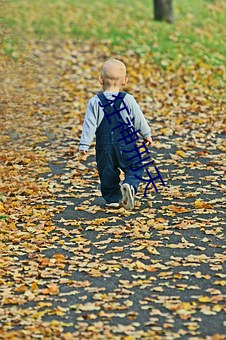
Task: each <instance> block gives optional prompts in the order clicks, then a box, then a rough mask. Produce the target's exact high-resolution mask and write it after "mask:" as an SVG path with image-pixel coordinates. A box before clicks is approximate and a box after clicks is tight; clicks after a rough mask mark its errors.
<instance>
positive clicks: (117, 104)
mask: <svg viewBox="0 0 226 340" xmlns="http://www.w3.org/2000/svg"><path fill="white" fill-rule="evenodd" d="M126 94H127V93H126V92H119V93H118V98H117V99H116V100H115V101H114V105H110V104H109V101H108V100H107V98H106V97H105V95H104V94H103V93H98V95H97V96H98V98H99V99H100V102H101V104H102V106H103V109H104V110H105V111H106V112H107V114H108V115H109V114H111V113H112V112H113V111H114V106H115V107H116V109H117V110H119V108H120V106H121V103H122V101H123V99H124V97H125V95H126Z"/></svg>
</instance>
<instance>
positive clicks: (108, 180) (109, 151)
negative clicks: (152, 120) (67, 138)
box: [96, 92, 144, 203]
mask: <svg viewBox="0 0 226 340" xmlns="http://www.w3.org/2000/svg"><path fill="white" fill-rule="evenodd" d="M125 95H126V92H120V98H117V100H116V101H114V105H115V107H116V108H117V110H118V109H119V108H120V105H121V103H122V100H123V98H124V96H125ZM98 98H99V99H100V101H101V103H102V105H103V106H105V107H104V109H105V111H106V112H107V115H108V116H109V113H112V112H114V111H115V110H114V109H113V107H111V106H110V105H109V101H108V100H107V99H106V97H105V96H104V94H103V93H101V94H98ZM106 105H108V106H106ZM118 114H119V116H120V118H119V117H118V115H117V114H113V115H111V116H110V117H109V119H110V122H111V124H110V123H109V121H108V118H107V117H106V115H104V118H103V120H102V121H101V123H100V125H99V126H98V128H97V130H96V161H97V169H98V173H99V177H100V182H101V186H100V189H101V193H102V196H103V198H104V199H105V201H106V203H113V202H119V201H120V200H121V198H122V195H121V191H120V185H119V183H120V178H119V174H120V170H119V169H121V170H122V171H123V172H124V174H125V180H124V181H123V183H128V184H130V185H132V186H133V187H134V189H135V192H137V190H138V185H139V182H140V180H139V179H138V178H136V177H135V175H137V176H139V177H142V175H143V172H144V170H143V168H142V167H141V163H140V164H139V166H138V165H136V164H135V163H136V161H138V160H139V159H138V157H136V156H137V152H136V151H135V150H134V151H131V152H128V151H129V150H133V149H134V144H135V142H132V143H130V144H129V145H126V141H125V140H121V141H118V140H119V139H122V134H121V133H120V131H122V130H123V127H122V126H119V122H124V120H123V118H122V116H121V114H120V112H119V113H118ZM117 126H119V127H118V128H116V129H114V130H113V128H115V127H117ZM124 129H125V125H124ZM123 151H127V153H126V152H123ZM133 156H134V158H133V159H131V160H128V161H127V159H128V158H131V157H133ZM130 167H131V168H132V169H131V168H130ZM134 169H135V171H132V170H134ZM136 169H137V170H136Z"/></svg>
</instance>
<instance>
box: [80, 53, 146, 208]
mask: <svg viewBox="0 0 226 340" xmlns="http://www.w3.org/2000/svg"><path fill="white" fill-rule="evenodd" d="M127 81H128V79H127V77H126V66H125V65H124V64H123V63H122V62H121V61H119V60H116V59H110V60H107V61H106V62H105V63H104V64H103V66H102V69H101V74H100V77H99V82H100V84H101V85H102V87H103V90H104V92H103V93H101V94H98V95H95V96H94V97H92V98H91V99H90V100H89V103H88V107H87V110H86V115H85V120H84V125H83V130H82V136H81V140H80V147H79V150H80V152H81V154H86V153H87V151H88V149H89V146H90V144H91V143H92V141H93V138H94V135H95V134H96V161H97V169H98V173H99V177H100V183H101V193H102V196H103V198H104V199H105V201H106V206H107V207H111V208H118V207H120V206H121V204H122V205H123V206H124V207H125V208H126V209H129V210H131V209H133V207H134V196H135V194H136V192H137V190H138V185H139V182H140V180H139V179H138V178H137V177H136V176H135V175H137V176H138V177H140V178H141V177H142V174H143V172H144V170H143V167H142V163H141V162H142V158H141V156H138V151H137V150H138V148H137V146H136V143H135V140H137V138H136V137H133V138H134V140H130V141H129V139H131V136H132V135H136V134H135V131H136V132H139V134H140V135H141V136H142V137H143V139H144V143H145V144H146V145H147V146H149V145H151V143H152V139H151V131H150V128H149V126H148V124H147V122H146V120H145V118H144V115H143V113H142V111H141V110H140V108H139V106H138V104H137V102H136V100H135V99H134V97H133V96H132V95H130V94H128V93H125V92H119V91H120V88H121V87H122V86H123V85H126V83H127ZM131 143H133V144H131ZM139 159H141V160H140V161H139ZM137 161H139V165H138V164H136V163H138V162H137ZM119 169H121V170H122V171H123V172H124V174H125V179H124V181H123V184H122V185H121V186H120V178H119V174H120V170H119Z"/></svg>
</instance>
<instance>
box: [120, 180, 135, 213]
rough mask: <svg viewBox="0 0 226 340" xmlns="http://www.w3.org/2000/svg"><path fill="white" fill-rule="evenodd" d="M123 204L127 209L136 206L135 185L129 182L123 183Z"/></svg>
mask: <svg viewBox="0 0 226 340" xmlns="http://www.w3.org/2000/svg"><path fill="white" fill-rule="evenodd" d="M121 193H122V205H123V207H124V208H125V209H128V210H132V209H133V208H134V196H135V190H134V187H133V186H132V185H130V184H128V183H124V184H122V185H121Z"/></svg>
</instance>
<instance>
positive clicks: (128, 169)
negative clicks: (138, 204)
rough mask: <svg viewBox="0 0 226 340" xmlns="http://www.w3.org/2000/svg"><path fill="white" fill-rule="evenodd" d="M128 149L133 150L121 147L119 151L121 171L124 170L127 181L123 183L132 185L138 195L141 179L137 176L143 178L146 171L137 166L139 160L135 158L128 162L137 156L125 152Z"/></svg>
mask: <svg viewBox="0 0 226 340" xmlns="http://www.w3.org/2000/svg"><path fill="white" fill-rule="evenodd" d="M126 149H128V150H131V147H126V146H120V147H119V149H118V158H119V166H120V169H122V170H123V172H124V174H125V179H124V181H123V183H128V184H130V185H132V186H133V188H134V190H135V194H136V193H137V191H138V186H139V183H140V179H139V178H137V177H136V175H137V176H139V177H140V178H142V176H143V173H144V169H143V168H140V167H141V164H139V165H136V164H135V163H136V162H137V161H138V160H139V159H136V158H134V159H131V160H129V161H128V158H130V157H132V156H133V155H134V156H136V153H133V152H130V153H126V152H123V151H124V150H126ZM139 168H140V169H139ZM136 169H137V170H136Z"/></svg>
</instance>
